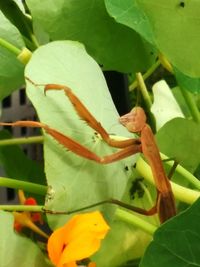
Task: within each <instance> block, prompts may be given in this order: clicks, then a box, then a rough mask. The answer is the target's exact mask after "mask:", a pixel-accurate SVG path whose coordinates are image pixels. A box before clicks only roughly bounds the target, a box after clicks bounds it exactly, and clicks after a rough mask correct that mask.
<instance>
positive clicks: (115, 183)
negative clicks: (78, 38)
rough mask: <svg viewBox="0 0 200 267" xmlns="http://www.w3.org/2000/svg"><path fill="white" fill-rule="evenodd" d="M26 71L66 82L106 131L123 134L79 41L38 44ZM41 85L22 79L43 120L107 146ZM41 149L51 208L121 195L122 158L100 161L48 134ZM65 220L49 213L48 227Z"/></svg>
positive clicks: (37, 78) (92, 144)
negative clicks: (98, 162)
mask: <svg viewBox="0 0 200 267" xmlns="http://www.w3.org/2000/svg"><path fill="white" fill-rule="evenodd" d="M26 76H27V77H28V78H30V79H31V80H33V81H34V82H35V83H40V84H41V83H42V84H44V83H45V84H46V83H57V84H65V85H67V86H69V87H71V88H72V89H73V91H74V93H76V94H77V95H78V97H79V98H80V99H81V100H82V101H83V103H84V104H85V105H86V106H87V107H88V109H89V110H90V112H91V113H92V114H93V115H94V116H95V117H96V118H97V120H98V121H100V122H101V123H102V125H103V126H104V127H105V128H106V129H107V131H108V132H109V133H112V134H118V135H123V136H124V135H126V136H127V134H128V133H127V131H126V130H125V129H124V128H123V127H122V126H121V125H120V124H119V123H118V114H117V111H116V109H115V107H114V105H113V102H112V99H111V96H110V94H109V91H108V89H107V85H106V82H105V80H104V77H103V74H102V72H101V70H100V68H99V66H98V65H97V63H96V62H95V61H94V60H93V59H92V58H91V57H90V56H89V55H88V54H87V53H86V51H85V49H84V48H83V46H82V45H81V44H80V43H77V42H72V41H57V42H52V43H50V44H48V45H46V46H43V47H41V48H39V49H38V50H37V51H36V52H35V53H34V54H33V56H32V58H31V60H30V62H29V64H28V65H27V67H26ZM43 89H44V88H43V86H40V88H38V87H36V86H34V85H32V84H31V83H30V82H27V93H28V96H29V97H30V99H31V101H32V102H33V104H34V106H35V108H36V110H37V112H38V115H39V118H40V120H41V121H42V122H43V123H46V124H48V125H49V126H51V127H53V128H55V129H57V130H58V131H60V132H62V133H64V134H67V135H68V136H71V137H72V138H74V139H76V140H77V141H78V142H80V143H81V144H83V145H86V146H87V147H89V148H90V149H92V150H93V151H95V152H96V153H97V154H99V155H105V154H111V153H112V152H113V149H111V148H110V147H109V146H108V145H107V144H104V142H102V140H101V139H100V138H99V137H98V136H96V134H95V132H94V130H92V129H91V128H89V127H88V126H87V124H86V123H85V122H84V121H82V120H80V118H79V117H78V115H77V114H76V112H75V110H74V108H73V107H72V104H71V103H70V102H69V100H68V99H67V97H66V96H65V95H64V92H62V91H60V92H59V91H51V92H48V93H47V96H45V95H44V91H43ZM44 150H45V169H46V175H47V181H48V184H49V185H51V186H52V187H53V190H54V191H55V193H54V195H53V196H52V200H51V201H50V202H49V203H48V204H49V206H50V207H51V208H53V209H55V210H65V211H66V210H74V209H76V208H80V207H84V206H86V205H88V204H92V203H95V202H98V201H100V200H105V199H108V198H110V197H115V198H119V199H120V198H121V197H122V195H123V192H124V190H125V186H126V182H127V174H126V171H125V169H124V168H125V163H124V162H123V161H121V162H116V163H113V164H109V165H105V166H102V165H100V164H97V163H95V162H91V161H89V160H85V159H83V158H81V157H79V156H76V155H74V154H73V153H72V152H70V151H67V150H66V149H65V148H63V147H62V146H61V145H58V142H56V141H55V140H53V139H52V138H51V137H49V136H46V138H45V146H44ZM126 164H127V163H126ZM132 164H133V162H132ZM107 208H108V207H107ZM108 209H109V208H108ZM65 221H66V216H60V217H59V218H57V217H55V216H50V223H51V225H52V227H55V226H56V225H61V224H63V223H64V222H65Z"/></svg>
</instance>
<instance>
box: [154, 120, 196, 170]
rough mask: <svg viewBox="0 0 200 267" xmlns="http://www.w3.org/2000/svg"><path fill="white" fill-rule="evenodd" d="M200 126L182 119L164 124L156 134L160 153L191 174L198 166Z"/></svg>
mask: <svg viewBox="0 0 200 267" xmlns="http://www.w3.org/2000/svg"><path fill="white" fill-rule="evenodd" d="M199 137H200V125H199V124H197V123H195V122H193V121H190V120H187V119H183V118H176V119H173V120H171V121H169V122H168V123H166V124H165V125H164V126H163V127H162V128H161V129H160V130H159V131H158V133H157V135H156V139H157V141H158V144H159V148H160V151H161V152H163V153H165V154H166V155H168V156H169V157H172V158H175V159H176V160H177V161H178V162H179V163H180V164H181V165H183V166H184V167H185V168H186V169H188V170H189V171H191V172H193V171H194V170H195V169H196V168H197V166H198V165H199V161H200V160H199V159H200V150H199V149H198V147H199V145H200V139H199Z"/></svg>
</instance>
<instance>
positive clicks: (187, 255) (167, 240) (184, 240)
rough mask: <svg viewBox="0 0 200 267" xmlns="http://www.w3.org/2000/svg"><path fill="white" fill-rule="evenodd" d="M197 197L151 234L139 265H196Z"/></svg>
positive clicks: (199, 206)
mask: <svg viewBox="0 0 200 267" xmlns="http://www.w3.org/2000/svg"><path fill="white" fill-rule="evenodd" d="M199 210H200V200H197V201H196V202H195V203H194V204H193V205H192V206H191V207H190V208H189V209H187V210H186V211H184V212H183V213H181V214H180V215H178V216H176V217H175V218H173V219H171V220H169V221H167V222H166V223H165V224H163V225H162V226H161V227H160V228H159V229H158V230H157V231H156V232H155V234H154V239H153V241H152V243H151V244H150V245H149V247H148V249H147V250H146V252H145V254H144V257H143V259H142V261H141V264H140V267H147V266H148V267H157V266H158V263H159V266H163V267H168V266H171V267H185V266H200V257H199V255H200V251H199V242H200V237H199V232H200V225H199V218H200V216H199Z"/></svg>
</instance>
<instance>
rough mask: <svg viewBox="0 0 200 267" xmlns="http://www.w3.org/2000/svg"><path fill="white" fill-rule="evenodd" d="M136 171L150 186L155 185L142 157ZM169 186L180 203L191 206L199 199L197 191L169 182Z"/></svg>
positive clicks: (199, 194)
mask: <svg viewBox="0 0 200 267" xmlns="http://www.w3.org/2000/svg"><path fill="white" fill-rule="evenodd" d="M177 168H178V167H177ZM182 168H183V167H182ZM136 170H137V171H138V172H139V173H140V174H141V175H142V176H143V177H144V179H145V180H147V181H148V182H150V183H151V184H155V183H154V178H153V175H152V172H151V168H150V167H149V165H148V164H147V163H146V162H145V161H144V160H143V159H142V157H139V159H138V161H137V164H136ZM182 174H183V172H182ZM184 174H186V173H184ZM185 178H186V176H185ZM171 185H172V190H173V193H174V195H175V197H176V198H177V199H178V200H180V201H182V202H185V203H187V204H192V203H194V202H195V201H196V200H197V199H198V198H199V197H200V192H198V191H195V190H192V189H189V188H186V187H183V186H180V185H178V184H176V183H173V182H171Z"/></svg>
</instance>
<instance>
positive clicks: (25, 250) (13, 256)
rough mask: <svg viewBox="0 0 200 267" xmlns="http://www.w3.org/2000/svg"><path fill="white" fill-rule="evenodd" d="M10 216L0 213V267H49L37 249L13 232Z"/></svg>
mask: <svg viewBox="0 0 200 267" xmlns="http://www.w3.org/2000/svg"><path fill="white" fill-rule="evenodd" d="M13 223H14V221H13V216H12V214H9V213H6V212H3V211H1V212H0V236H1V243H0V266H1V267H16V266H21V267H35V266H37V267H50V266H52V265H51V264H49V263H48V262H47V259H46V258H45V256H44V254H43V253H42V252H41V250H40V249H39V247H38V246H37V245H36V244H35V243H34V242H32V241H31V240H30V239H28V238H26V237H22V236H20V235H19V234H16V233H15V232H14V230H13Z"/></svg>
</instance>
